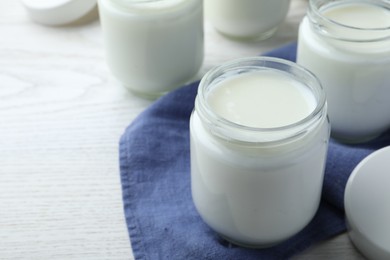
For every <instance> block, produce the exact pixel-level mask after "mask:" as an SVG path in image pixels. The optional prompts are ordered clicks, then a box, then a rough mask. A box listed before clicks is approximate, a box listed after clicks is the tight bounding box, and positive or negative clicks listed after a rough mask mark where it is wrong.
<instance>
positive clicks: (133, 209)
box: [120, 43, 390, 260]
mask: <svg viewBox="0 0 390 260" xmlns="http://www.w3.org/2000/svg"><path fill="white" fill-rule="evenodd" d="M266 56H273V57H279V58H283V59H288V60H291V61H295V58H296V43H292V44H289V45H286V46H284V47H282V48H280V49H276V50H274V51H271V52H269V53H267V54H266ZM198 83H199V82H194V83H192V84H189V85H187V86H184V87H182V88H180V89H178V90H176V91H173V92H172V93H170V94H167V95H165V96H163V97H162V98H160V99H159V100H157V101H156V102H154V103H153V104H152V105H151V106H150V107H149V108H148V109H146V110H145V111H144V112H143V113H142V114H140V115H139V117H138V118H136V119H135V120H134V121H133V123H132V124H131V125H130V126H129V127H128V128H127V129H126V131H125V133H124V134H123V136H122V138H121V140H120V172H121V182H122V191H123V202H124V209H125V216H126V221H127V227H128V231H129V235H130V240H131V244H132V248H133V253H134V256H135V258H136V259H180V260H182V259H285V258H289V257H291V256H293V255H294V254H297V253H299V252H301V251H303V250H304V249H306V248H308V247H310V246H311V245H313V244H314V243H317V242H319V241H321V240H325V239H328V238H330V237H332V236H334V235H336V234H339V233H341V232H343V231H345V230H346V226H345V221H344V204H343V202H344V201H343V197H344V189H345V185H346V182H347V180H348V177H349V175H350V173H351V172H352V170H353V169H354V167H355V166H356V165H357V164H358V163H359V162H360V161H361V160H362V159H363V158H364V157H366V156H367V155H368V154H370V153H371V152H373V151H375V150H377V149H379V148H381V147H384V146H387V145H390V131H389V132H387V133H385V134H383V135H382V136H380V137H378V138H377V139H375V140H373V141H371V142H369V143H365V144H361V145H347V144H341V143H338V142H337V141H335V140H331V141H330V146H329V153H328V160H327V164H326V172H325V178H324V186H323V194H322V200H321V204H320V207H319V210H318V212H317V214H316V215H315V217H314V219H313V220H312V221H311V222H310V223H309V224H308V225H307V226H306V227H305V228H304V229H303V230H302V231H301V232H300V233H298V234H297V235H295V236H294V237H292V238H290V239H289V240H287V241H285V242H283V243H281V244H279V245H277V246H275V247H272V248H268V249H246V248H242V247H238V246H235V245H232V244H230V243H228V242H226V241H225V240H223V239H221V238H219V237H218V236H217V235H216V234H215V233H214V232H213V231H212V230H211V229H210V228H209V227H208V226H207V225H206V224H205V223H203V221H202V220H201V218H200V217H199V215H198V213H197V212H196V210H195V207H194V205H193V202H192V198H191V190H190V158H189V152H190V151H189V149H190V148H189V118H190V115H191V112H192V110H193V107H194V99H195V96H196V93H197V87H198Z"/></svg>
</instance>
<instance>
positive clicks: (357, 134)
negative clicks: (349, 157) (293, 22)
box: [297, 0, 390, 142]
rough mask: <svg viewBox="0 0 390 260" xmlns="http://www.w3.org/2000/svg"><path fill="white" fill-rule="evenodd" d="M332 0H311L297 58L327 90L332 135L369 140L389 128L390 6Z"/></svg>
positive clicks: (357, 1) (382, 3)
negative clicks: (320, 2)
mask: <svg viewBox="0 0 390 260" xmlns="http://www.w3.org/2000/svg"><path fill="white" fill-rule="evenodd" d="M322 2H324V1H322ZM330 2H332V1H329V3H326V1H325V4H324V6H321V5H319V4H318V3H319V1H311V3H310V5H311V9H310V10H309V13H308V15H307V17H305V18H304V19H303V21H302V23H301V26H300V30H299V40H298V43H299V44H298V54H297V62H298V64H300V65H303V66H304V67H306V68H308V69H309V70H311V71H312V72H313V73H314V74H316V76H317V77H318V78H319V79H320V81H321V83H322V84H323V86H324V88H325V89H326V91H327V99H328V104H329V117H330V121H331V125H332V135H334V136H335V137H336V138H340V139H342V140H344V141H348V142H360V141H365V140H368V139H371V138H373V137H375V136H377V135H379V134H380V133H382V132H383V131H385V130H386V129H388V128H389V127H390V113H389V111H390V102H389V98H390V4H389V2H388V1H364V0H360V1H359V0H352V1H345V0H341V1H335V2H332V3H330ZM381 28H382V29H381Z"/></svg>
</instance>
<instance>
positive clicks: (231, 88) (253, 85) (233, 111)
mask: <svg viewBox="0 0 390 260" xmlns="http://www.w3.org/2000/svg"><path fill="white" fill-rule="evenodd" d="M208 103H209V104H210V105H211V108H212V110H213V111H214V112H215V113H217V114H218V115H219V116H221V117H223V118H225V119H227V120H229V121H231V122H234V123H236V124H239V125H243V126H249V127H256V128H275V127H282V126H286V125H290V124H293V123H296V122H298V121H300V120H302V119H304V118H305V117H307V116H308V115H310V113H311V112H313V111H314V109H315V107H316V99H315V97H314V95H313V93H312V92H311V91H310V90H309V89H308V87H307V86H305V85H304V84H302V83H300V82H298V81H296V80H293V79H292V78H291V77H290V76H288V75H285V74H284V73H281V72H277V71H273V70H261V71H254V72H249V73H245V74H238V75H237V76H235V77H231V78H228V79H225V80H224V81H222V82H219V83H218V85H217V86H215V87H214V88H213V89H212V90H211V91H210V93H209V94H208Z"/></svg>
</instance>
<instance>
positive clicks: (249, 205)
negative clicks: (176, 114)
mask: <svg viewBox="0 0 390 260" xmlns="http://www.w3.org/2000/svg"><path fill="white" fill-rule="evenodd" d="M329 134H330V126H329V121H328V118H327V105H326V98H325V93H324V90H323V89H322V87H321V85H320V83H319V81H318V80H317V78H316V77H315V76H314V75H313V74H311V73H310V72H308V71H307V70H305V69H303V68H302V67H300V66H298V65H296V64H295V63H292V62H289V61H285V60H281V59H275V58H266V57H254V58H245V59H240V60H236V61H232V62H230V63H227V64H224V65H222V66H220V67H217V68H214V69H212V70H211V71H209V72H208V73H207V74H206V75H205V76H204V77H203V79H202V80H201V83H200V85H199V89H198V94H197V97H196V101H195V109H194V111H193V113H192V115H191V119H190V140H191V188H192V197H193V201H194V203H195V206H196V209H197V211H198V212H199V214H200V216H201V218H202V219H203V220H204V221H205V223H207V224H208V225H209V226H210V227H211V228H212V229H213V230H215V231H216V232H217V233H218V234H220V235H221V236H222V237H224V238H225V239H227V240H229V241H231V242H233V243H235V244H238V245H242V246H246V247H268V246H272V245H274V244H277V243H279V242H281V241H283V240H285V239H287V238H289V237H291V236H293V235H294V234H296V233H297V232H299V231H300V230H301V229H302V228H303V227H305V226H306V225H307V224H308V223H309V221H310V220H311V219H312V218H313V216H314V215H315V213H316V211H317V209H318V206H319V202H320V197H321V189H322V183H323V175H324V167H325V161H326V154H327V148H328V141H329Z"/></svg>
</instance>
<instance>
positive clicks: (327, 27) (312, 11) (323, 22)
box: [307, 0, 390, 42]
mask: <svg viewBox="0 0 390 260" xmlns="http://www.w3.org/2000/svg"><path fill="white" fill-rule="evenodd" d="M349 3H357V4H369V5H375V6H377V7H380V8H384V9H385V10H388V11H389V12H390V3H389V2H388V1H385V0H333V1H324V0H309V8H308V13H307V14H308V17H309V19H310V20H311V22H312V24H314V25H316V27H317V28H318V29H319V31H320V33H321V34H322V35H325V36H328V37H330V38H334V39H338V40H345V41H352V42H375V41H382V40H386V39H390V25H389V26H383V27H381V26H378V27H367V28H364V27H358V26H351V25H347V24H343V23H340V22H337V21H335V20H333V19H331V18H329V17H326V16H325V15H323V12H322V10H323V9H327V8H329V7H332V6H335V5H338V4H349ZM338 30H343V31H342V33H340V35H337V34H336V33H337V32H338ZM329 31H332V32H333V33H334V34H331V33H329ZM387 31H388V34H387V35H386V32H387ZM348 32H355V33H357V35H361V33H362V32H364V33H370V37H367V38H354V37H352V38H348V37H347V36H346V35H348ZM382 34H384V36H383V35H382Z"/></svg>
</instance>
